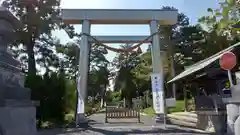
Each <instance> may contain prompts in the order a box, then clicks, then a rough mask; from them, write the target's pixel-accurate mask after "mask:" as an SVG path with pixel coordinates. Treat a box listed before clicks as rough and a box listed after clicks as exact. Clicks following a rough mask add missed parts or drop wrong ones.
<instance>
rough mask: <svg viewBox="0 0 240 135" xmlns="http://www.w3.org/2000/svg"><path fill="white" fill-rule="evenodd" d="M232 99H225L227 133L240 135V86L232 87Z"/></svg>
mask: <svg viewBox="0 0 240 135" xmlns="http://www.w3.org/2000/svg"><path fill="white" fill-rule="evenodd" d="M231 92H232V97H231V98H225V100H224V101H225V103H226V108H227V125H228V128H227V132H228V134H229V135H238V134H240V114H239V113H240V84H238V85H234V86H233V87H231Z"/></svg>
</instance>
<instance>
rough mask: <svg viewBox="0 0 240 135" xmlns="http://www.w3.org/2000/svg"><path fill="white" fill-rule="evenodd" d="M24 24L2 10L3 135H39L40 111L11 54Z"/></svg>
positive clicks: (0, 105) (0, 116)
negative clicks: (9, 48) (9, 45)
mask: <svg viewBox="0 0 240 135" xmlns="http://www.w3.org/2000/svg"><path fill="white" fill-rule="evenodd" d="M20 26H21V23H20V21H19V20H18V19H17V18H16V17H15V16H14V15H13V14H12V13H11V12H10V11H8V10H7V9H6V8H4V7H1V6H0V135H36V134H37V131H36V107H35V105H34V104H33V102H32V101H31V99H30V97H31V94H30V90H29V89H27V88H24V74H23V73H22V72H21V69H20V63H19V62H18V61H17V60H16V59H14V58H13V57H12V54H11V53H9V52H8V51H7V48H8V44H10V43H11V42H12V41H13V40H14V39H13V38H14V34H15V30H16V29H17V28H19V27H20Z"/></svg>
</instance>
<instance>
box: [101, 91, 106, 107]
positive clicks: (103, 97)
mask: <svg viewBox="0 0 240 135" xmlns="http://www.w3.org/2000/svg"><path fill="white" fill-rule="evenodd" d="M105 93H106V87H105V88H104V89H103V90H102V93H101V105H100V106H101V108H103V107H104V102H105V100H104V99H105Z"/></svg>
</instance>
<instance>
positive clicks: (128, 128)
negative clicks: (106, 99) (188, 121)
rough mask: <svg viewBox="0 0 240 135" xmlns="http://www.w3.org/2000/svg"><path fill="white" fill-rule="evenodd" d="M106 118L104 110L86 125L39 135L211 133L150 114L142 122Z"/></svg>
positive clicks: (91, 117) (202, 134)
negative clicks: (164, 121)
mask: <svg viewBox="0 0 240 135" xmlns="http://www.w3.org/2000/svg"><path fill="white" fill-rule="evenodd" d="M104 118H105V114H104V113H103V112H102V113H97V114H94V115H92V116H90V117H89V124H88V125H87V126H86V127H80V128H69V129H52V130H44V131H40V132H39V134H38V135H137V134H144V135H146V134H147V135H210V134H207V133H203V132H202V133H201V132H200V131H198V130H193V129H189V128H183V127H179V126H176V125H167V128H165V127H164V125H163V124H157V123H156V122H155V119H154V118H152V117H150V116H141V123H138V121H137V119H127V120H124V119H121V120H114V119H113V120H111V119H110V120H109V123H105V122H104Z"/></svg>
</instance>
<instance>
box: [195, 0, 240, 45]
mask: <svg viewBox="0 0 240 135" xmlns="http://www.w3.org/2000/svg"><path fill="white" fill-rule="evenodd" d="M219 6H220V7H219V8H217V9H212V8H208V12H210V13H211V15H210V16H203V17H201V18H200V19H199V22H200V23H201V24H202V25H204V27H207V29H208V30H210V31H216V32H217V34H218V35H220V36H227V38H228V39H231V40H235V38H237V39H238V40H239V38H240V34H239V29H234V28H233V27H232V26H233V25H234V24H236V23H237V22H238V21H239V18H240V13H239V12H240V8H239V7H240V2H239V1H238V0H223V1H219Z"/></svg>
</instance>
